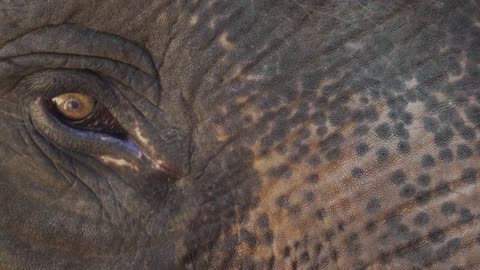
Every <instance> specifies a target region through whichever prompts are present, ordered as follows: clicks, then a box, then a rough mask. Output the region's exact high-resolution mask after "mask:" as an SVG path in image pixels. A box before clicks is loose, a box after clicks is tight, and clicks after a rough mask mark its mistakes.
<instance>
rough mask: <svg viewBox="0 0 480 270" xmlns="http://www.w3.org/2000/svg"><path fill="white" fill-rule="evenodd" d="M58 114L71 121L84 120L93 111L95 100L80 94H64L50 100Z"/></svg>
mask: <svg viewBox="0 0 480 270" xmlns="http://www.w3.org/2000/svg"><path fill="white" fill-rule="evenodd" d="M52 102H53V103H54V105H55V107H56V109H57V111H58V113H59V114H60V115H61V116H63V117H65V119H67V120H71V121H81V120H84V119H86V118H87V117H88V116H90V114H92V112H93V111H94V109H95V105H96V100H95V99H94V98H93V97H91V96H89V95H86V94H82V93H74V92H72V93H65V94H61V95H58V96H56V97H54V98H52Z"/></svg>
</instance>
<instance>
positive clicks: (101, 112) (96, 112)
mask: <svg viewBox="0 0 480 270" xmlns="http://www.w3.org/2000/svg"><path fill="white" fill-rule="evenodd" d="M47 103H48V107H49V111H50V112H51V114H52V115H54V116H55V117H56V118H58V119H59V120H60V121H61V122H63V123H64V124H66V125H68V126H70V127H73V128H77V129H80V130H84V131H85V130H87V131H96V132H102V133H106V134H110V135H115V136H117V137H121V138H123V137H125V136H126V131H125V130H124V129H123V128H122V127H121V126H120V124H119V123H118V122H117V120H116V119H115V117H113V116H112V114H111V113H110V111H109V110H108V109H107V108H106V107H105V106H103V105H102V104H101V103H100V102H97V100H96V99H95V98H94V97H92V96H90V95H88V94H84V93H78V92H68V93H63V94H60V95H58V96H55V97H53V98H52V99H50V100H48V101H47Z"/></svg>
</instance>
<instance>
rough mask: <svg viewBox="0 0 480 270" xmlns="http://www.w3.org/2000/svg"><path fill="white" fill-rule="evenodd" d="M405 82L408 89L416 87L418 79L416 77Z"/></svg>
mask: <svg viewBox="0 0 480 270" xmlns="http://www.w3.org/2000/svg"><path fill="white" fill-rule="evenodd" d="M404 83H405V88H407V89H414V88H415V87H417V86H418V81H417V79H416V78H413V79H411V80H408V81H405V82H404Z"/></svg>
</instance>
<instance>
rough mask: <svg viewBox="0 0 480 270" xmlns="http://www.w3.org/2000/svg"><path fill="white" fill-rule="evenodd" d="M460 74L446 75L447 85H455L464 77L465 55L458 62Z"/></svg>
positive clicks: (465, 67)
mask: <svg viewBox="0 0 480 270" xmlns="http://www.w3.org/2000/svg"><path fill="white" fill-rule="evenodd" d="M459 64H460V74H458V75H456V74H452V73H448V82H449V83H455V82H458V81H460V80H462V79H463V77H464V76H465V71H466V69H467V59H466V57H465V55H463V57H462V59H461V60H460V63H459Z"/></svg>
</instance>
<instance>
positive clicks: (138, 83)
mask: <svg viewBox="0 0 480 270" xmlns="http://www.w3.org/2000/svg"><path fill="white" fill-rule="evenodd" d="M58 40H62V42H58ZM79 41H80V42H79ZM92 41H94V42H92ZM99 63H101V64H100V65H99ZM44 69H84V70H85V69H86V70H91V71H93V72H95V73H97V74H99V75H100V76H102V77H111V78H113V79H115V80H118V81H119V82H121V83H122V84H124V85H126V86H128V87H129V88H130V89H131V90H133V91H135V92H137V93H138V94H140V95H141V96H143V97H144V98H146V99H147V100H148V101H149V102H150V103H151V104H153V105H155V104H158V103H159V100H160V94H161V93H160V83H159V78H158V70H156V68H155V65H154V62H153V60H152V57H151V55H150V54H149V53H148V51H147V50H145V49H143V48H141V47H139V46H137V45H136V44H134V43H132V42H130V41H128V40H125V39H123V38H121V37H118V36H115V35H111V34H107V33H101V32H96V31H92V30H90V29H88V28H86V27H83V26H79V25H73V24H64V25H57V26H45V27H42V28H39V29H37V30H34V31H31V32H28V33H26V34H23V35H22V36H19V37H17V38H15V39H12V40H10V41H9V42H7V43H6V44H4V46H3V47H1V48H0V82H1V85H0V96H2V95H3V94H5V92H8V91H9V90H10V89H13V88H15V86H16V84H17V83H18V79H16V78H21V77H23V76H26V75H30V74H33V73H35V72H38V71H42V70H44ZM10 78H13V80H10Z"/></svg>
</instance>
